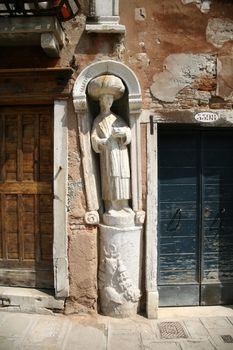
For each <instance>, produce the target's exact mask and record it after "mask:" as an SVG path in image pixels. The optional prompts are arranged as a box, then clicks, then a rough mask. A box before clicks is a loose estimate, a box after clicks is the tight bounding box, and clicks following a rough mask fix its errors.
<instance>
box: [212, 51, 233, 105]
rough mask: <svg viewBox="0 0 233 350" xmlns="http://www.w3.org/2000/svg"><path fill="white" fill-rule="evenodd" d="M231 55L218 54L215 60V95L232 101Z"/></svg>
mask: <svg viewBox="0 0 233 350" xmlns="http://www.w3.org/2000/svg"><path fill="white" fill-rule="evenodd" d="M232 67H233V57H229V56H219V57H218V61H217V92H216V94H217V96H219V97H221V98H223V99H224V100H231V101H233V75H232Z"/></svg>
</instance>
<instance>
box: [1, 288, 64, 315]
mask: <svg viewBox="0 0 233 350" xmlns="http://www.w3.org/2000/svg"><path fill="white" fill-rule="evenodd" d="M52 293H53V291H52V290H38V289H33V288H19V287H2V286H1V287H0V310H4V311H12V312H16V311H17V312H27V313H39V314H52V313H53V311H52V310H63V309H64V299H55V297H54V296H53V294H52Z"/></svg>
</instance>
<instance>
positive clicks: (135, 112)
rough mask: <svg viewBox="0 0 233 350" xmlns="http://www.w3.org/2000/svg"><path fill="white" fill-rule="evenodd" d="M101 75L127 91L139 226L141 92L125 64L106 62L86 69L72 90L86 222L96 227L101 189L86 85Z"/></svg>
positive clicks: (133, 199)
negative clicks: (112, 78) (117, 80)
mask: <svg viewBox="0 0 233 350" xmlns="http://www.w3.org/2000/svg"><path fill="white" fill-rule="evenodd" d="M103 74H112V75H115V76H117V77H119V78H121V79H122V81H123V82H124V84H125V86H126V87H127V91H128V106H129V124H130V128H131V133H132V141H131V145H130V148H131V149H130V150H131V152H130V154H131V160H130V165H131V186H132V208H133V210H134V211H135V213H136V224H142V223H143V221H144V213H143V212H142V210H141V206H142V198H141V157H140V153H141V148H140V143H141V142H140V120H139V117H140V113H141V104H142V97H141V89H140V85H139V81H138V79H137V77H136V75H135V74H134V72H133V71H132V70H131V69H130V68H128V67H127V66H126V65H125V64H123V63H120V62H117V61H112V60H106V61H100V62H96V63H93V64H91V65H89V66H88V67H86V68H85V69H84V70H83V71H82V72H81V73H80V75H79V76H78V78H77V79H76V82H75V84H74V89H73V103H74V107H75V111H76V114H77V118H78V125H79V136H80V145H81V151H82V162H83V170H84V180H85V189H86V198H87V213H86V216H85V220H86V223H88V224H98V222H99V221H98V220H99V214H98V209H99V207H100V198H101V197H100V190H99V181H98V177H97V169H96V165H95V157H94V155H93V152H92V148H91V141H90V132H91V125H90V124H91V122H90V115H89V109H88V99H87V95H86V91H87V86H88V83H89V82H90V81H91V80H92V79H94V78H96V77H97V76H100V75H103Z"/></svg>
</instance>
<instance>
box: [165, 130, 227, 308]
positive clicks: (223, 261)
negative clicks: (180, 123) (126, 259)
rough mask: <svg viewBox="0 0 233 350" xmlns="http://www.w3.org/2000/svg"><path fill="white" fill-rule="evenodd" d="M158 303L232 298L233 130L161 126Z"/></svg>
mask: <svg viewBox="0 0 233 350" xmlns="http://www.w3.org/2000/svg"><path fill="white" fill-rule="evenodd" d="M158 231H159V256H158V266H159V269H158V288H159V300H160V306H169V305H215V304H231V303H233V132H232V131H228V130H221V131H213V129H212V130H209V129H204V130H188V129H180V130H170V129H167V128H164V129H163V128H161V129H160V130H159V225H158Z"/></svg>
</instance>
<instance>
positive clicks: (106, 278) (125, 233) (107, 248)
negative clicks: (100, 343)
mask: <svg viewBox="0 0 233 350" xmlns="http://www.w3.org/2000/svg"><path fill="white" fill-rule="evenodd" d="M141 241H142V227H141V226H134V227H127V228H118V227H111V226H106V225H100V266H99V290H100V304H101V311H102V313H103V314H104V315H106V316H112V317H119V318H123V317H129V316H132V315H135V314H136V313H137V311H138V307H139V300H140V296H141V292H140V281H141V247H142V245H141Z"/></svg>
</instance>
